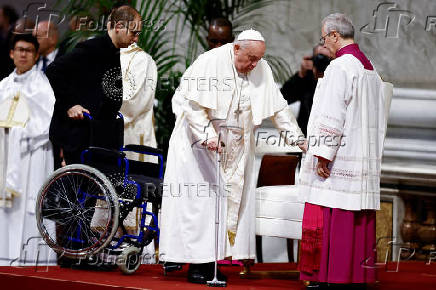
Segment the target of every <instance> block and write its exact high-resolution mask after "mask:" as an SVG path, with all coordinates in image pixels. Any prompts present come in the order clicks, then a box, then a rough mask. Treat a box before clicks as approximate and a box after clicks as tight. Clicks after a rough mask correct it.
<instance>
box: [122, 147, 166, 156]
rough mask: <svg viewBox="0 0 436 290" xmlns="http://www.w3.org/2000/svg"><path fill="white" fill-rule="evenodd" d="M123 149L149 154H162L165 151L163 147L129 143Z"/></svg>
mask: <svg viewBox="0 0 436 290" xmlns="http://www.w3.org/2000/svg"><path fill="white" fill-rule="evenodd" d="M123 151H132V152H136V153H141V154H149V155H162V154H163V152H162V150H161V149H157V148H153V147H149V146H145V145H133V144H129V145H126V146H124V148H123Z"/></svg>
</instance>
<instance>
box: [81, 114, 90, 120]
mask: <svg viewBox="0 0 436 290" xmlns="http://www.w3.org/2000/svg"><path fill="white" fill-rule="evenodd" d="M82 114H83V117H86V118H88V119H89V120H92V116H91V115H90V114H88V113H86V112H82Z"/></svg>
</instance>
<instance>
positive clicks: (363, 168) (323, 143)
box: [300, 54, 387, 211]
mask: <svg viewBox="0 0 436 290" xmlns="http://www.w3.org/2000/svg"><path fill="white" fill-rule="evenodd" d="M326 84H328V86H327V85H326ZM385 102H386V96H385V91H384V84H383V82H382V80H381V78H380V76H379V75H378V74H377V72H376V71H375V70H366V69H364V67H363V65H362V64H361V62H360V61H359V60H358V59H357V58H356V57H354V56H353V55H351V54H345V55H343V56H341V57H338V58H337V59H335V60H333V61H332V62H331V63H330V65H329V66H328V67H327V70H326V71H325V74H324V78H323V79H319V80H318V84H317V88H316V91H315V95H314V98H313V105H312V111H311V114H310V119H309V123H308V127H307V128H308V130H307V132H308V139H309V149H308V154H307V155H306V158H305V160H304V161H303V163H302V164H303V165H302V168H301V171H300V199H301V200H302V201H305V202H309V203H312V204H316V205H321V206H325V207H330V208H340V209H345V210H359V211H360V210H365V209H373V210H378V209H380V172H381V157H382V153H383V142H384V136H385V132H386V121H387V120H386V113H387V112H386V110H385ZM315 155H316V156H322V157H324V158H326V159H328V160H332V162H330V164H329V168H330V177H329V178H327V179H325V178H322V177H319V176H318V174H317V172H316V165H317V158H316V157H315Z"/></svg>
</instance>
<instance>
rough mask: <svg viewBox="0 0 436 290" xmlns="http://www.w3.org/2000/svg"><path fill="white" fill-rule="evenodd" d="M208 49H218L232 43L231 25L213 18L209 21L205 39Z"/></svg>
mask: <svg viewBox="0 0 436 290" xmlns="http://www.w3.org/2000/svg"><path fill="white" fill-rule="evenodd" d="M206 40H207V44H208V45H209V49H212V48H217V47H220V46H222V45H224V44H226V43H230V42H233V40H234V36H233V29H232V23H231V22H230V21H229V20H227V19H225V18H214V19H212V20H211V21H210V25H209V30H208V34H207V37H206Z"/></svg>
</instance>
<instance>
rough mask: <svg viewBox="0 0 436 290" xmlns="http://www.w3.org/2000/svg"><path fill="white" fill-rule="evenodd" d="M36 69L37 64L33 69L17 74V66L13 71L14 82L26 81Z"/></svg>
mask: <svg viewBox="0 0 436 290" xmlns="http://www.w3.org/2000/svg"><path fill="white" fill-rule="evenodd" d="M35 70H36V65H34V66H33V67H32V68H31V69H29V70H28V71H26V72H25V73H22V74H17V68H15V69H14V72H13V81H14V83H21V82H24V81H26V80H27V79H28V78H29V76H30V75H31V74H32V72H33V71H35Z"/></svg>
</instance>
